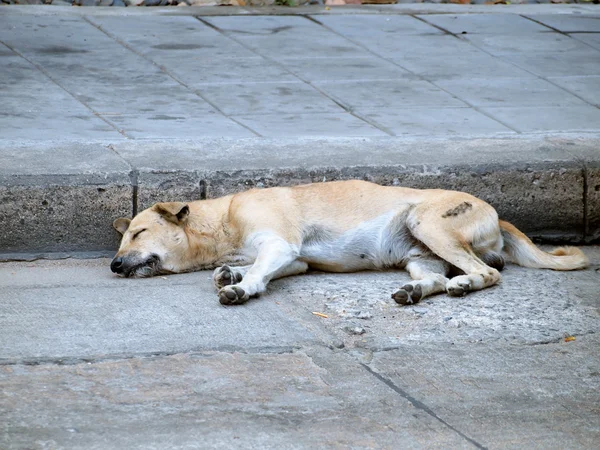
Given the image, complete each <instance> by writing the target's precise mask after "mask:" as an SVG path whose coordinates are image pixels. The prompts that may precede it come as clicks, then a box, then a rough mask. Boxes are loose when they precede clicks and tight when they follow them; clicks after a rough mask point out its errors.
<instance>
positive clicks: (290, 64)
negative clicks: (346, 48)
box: [282, 55, 415, 83]
mask: <svg viewBox="0 0 600 450" xmlns="http://www.w3.org/2000/svg"><path fill="white" fill-rule="evenodd" d="M282 65H283V66H284V67H285V68H286V69H287V70H289V71H291V72H292V73H294V74H295V75H297V76H298V77H299V78H301V79H303V80H306V81H309V82H312V83H314V82H315V81H333V82H338V81H355V80H357V79H360V80H364V81H365V82H372V81H376V80H404V79H411V78H413V79H414V78H415V77H414V76H413V77H411V75H410V73H409V72H408V71H406V70H404V69H402V68H401V67H399V66H398V65H396V64H393V63H391V62H389V61H385V60H383V59H381V58H378V57H374V56H371V55H367V56H365V57H361V58H336V60H335V64H331V61H330V60H328V59H318V58H317V59H314V60H312V61H311V63H310V64H306V61H305V60H303V59H287V60H285V61H283V62H282Z"/></svg>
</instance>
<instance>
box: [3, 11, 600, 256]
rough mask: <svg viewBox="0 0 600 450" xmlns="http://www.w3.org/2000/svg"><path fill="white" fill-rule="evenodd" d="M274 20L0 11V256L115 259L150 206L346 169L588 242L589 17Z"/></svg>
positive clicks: (477, 14) (594, 95) (598, 173)
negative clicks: (115, 223) (110, 255)
mask: <svg viewBox="0 0 600 450" xmlns="http://www.w3.org/2000/svg"><path fill="white" fill-rule="evenodd" d="M261 11H262V12H263V14H264V12H265V11H267V12H275V13H276V14H274V15H260V13H261ZM453 11H461V12H463V11H464V12H465V13H459V14H453V13H452V12H453ZM277 12H278V10H277V9H265V10H260V9H255V10H253V9H251V8H250V9H249V8H240V9H223V8H220V9H210V8H200V9H193V8H170V9H169V8H166V9H162V8H151V9H143V10H142V9H135V10H131V9H123V8H85V9H78V8H63V7H50V8H44V7H36V6H31V7H17V6H9V7H3V8H0V61H1V62H2V64H0V92H1V99H2V101H1V102H0V133H1V134H0V205H1V206H0V208H1V209H0V215H1V218H2V227H1V229H0V252H2V253H3V254H4V256H3V257H4V258H5V259H6V258H11V257H15V255H14V254H15V253H20V252H73V251H105V250H112V249H114V248H115V246H116V244H117V241H118V236H117V234H116V233H115V232H114V231H113V230H112V229H111V227H110V223H111V222H112V220H113V219H114V218H115V217H117V216H122V215H131V214H132V213H135V211H137V210H139V209H141V208H145V207H147V206H149V205H150V204H151V202H153V201H156V200H159V199H169V200H175V199H181V200H186V199H197V198H204V197H214V196H217V195H221V194H224V193H228V192H232V191H237V190H241V189H245V188H248V187H251V186H270V185H282V184H291V183H299V182H309V181H321V180H323V179H325V180H331V179H339V178H351V177H352V178H365V179H371V180H374V181H377V182H381V183H387V184H404V185H408V186H415V187H447V188H454V189H462V190H466V191H469V192H471V193H473V194H475V195H478V196H480V197H482V198H484V199H486V200H487V201H489V202H490V203H492V204H493V205H494V206H495V207H496V208H497V209H498V210H499V212H500V214H501V216H502V217H504V218H506V219H508V220H511V221H513V222H515V223H516V224H517V225H518V226H519V227H521V228H523V229H524V230H525V231H527V232H529V233H530V234H532V235H534V236H535V235H537V236H542V237H545V238H547V239H560V240H571V241H575V242H584V241H587V242H591V241H594V240H596V239H598V238H599V237H600V189H599V186H600V150H599V148H600V139H599V130H600V109H599V108H598V105H599V104H600V97H599V94H598V93H599V92H600V19H599V17H600V9H598V7H596V6H594V5H588V6H584V5H564V6H562V5H522V6H515V7H512V6H511V7H508V6H503V7H501V8H489V7H476V6H464V7H463V6H459V7H458V8H457V5H398V6H390V7H387V8H386V7H377V8H340V9H336V10H333V9H332V10H331V11H327V10H325V9H324V8H322V7H312V8H307V9H300V8H299V9H286V10H285V11H284V12H285V13H287V14H290V13H291V14H292V15H281V14H277ZM225 13H227V14H231V15H227V16H224V15H217V14H225ZM198 14H203V15H202V16H198ZM256 14H259V15H256Z"/></svg>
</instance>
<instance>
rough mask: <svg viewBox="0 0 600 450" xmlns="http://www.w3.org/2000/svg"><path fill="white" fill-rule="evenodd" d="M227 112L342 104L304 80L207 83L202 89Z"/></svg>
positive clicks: (321, 108)
mask: <svg viewBox="0 0 600 450" xmlns="http://www.w3.org/2000/svg"><path fill="white" fill-rule="evenodd" d="M198 91H199V92H201V93H202V95H203V96H205V97H206V98H207V99H208V100H209V101H211V102H213V103H214V104H216V105H217V106H218V107H219V108H220V109H221V110H222V111H224V112H225V113H226V114H231V115H246V114H257V113H258V114H277V113H281V114H294V113H295V114H299V113H311V112H341V108H340V107H339V106H338V105H336V104H335V103H334V102H333V101H331V100H330V99H329V98H327V97H326V96H324V95H323V94H321V93H320V92H318V91H317V90H316V89H313V88H311V87H310V86H308V85H306V84H304V83H300V82H299V83H256V84H252V83H246V84H231V85H205V86H202V87H201V88H199V89H198Z"/></svg>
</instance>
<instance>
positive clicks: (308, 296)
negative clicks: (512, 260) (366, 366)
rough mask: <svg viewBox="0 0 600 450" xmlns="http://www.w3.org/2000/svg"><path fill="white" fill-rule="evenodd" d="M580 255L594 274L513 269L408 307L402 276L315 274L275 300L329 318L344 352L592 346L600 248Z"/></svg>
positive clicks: (284, 282) (283, 284)
mask: <svg viewBox="0 0 600 450" xmlns="http://www.w3.org/2000/svg"><path fill="white" fill-rule="evenodd" d="M544 248H545V249H546V250H549V249H551V248H552V247H549V246H546V247H544ZM581 250H582V251H583V252H584V253H585V254H586V255H587V256H588V258H589V259H590V261H591V267H590V268H589V269H586V270H583V271H576V272H555V271H550V270H539V269H526V268H523V267H518V266H515V265H513V264H507V265H506V267H505V269H504V270H503V271H502V274H501V275H502V281H501V283H500V284H499V285H497V286H494V287H493V288H490V289H486V290H483V291H478V292H473V293H470V294H469V295H467V296H465V297H461V298H455V297H449V296H446V295H436V296H433V297H429V298H426V299H425V300H424V301H422V302H420V303H419V304H417V305H415V306H411V307H408V308H398V307H397V305H396V304H395V302H393V301H392V300H391V293H392V292H395V290H396V289H398V287H399V286H402V285H404V284H405V283H407V282H408V281H409V280H410V277H409V275H408V274H407V273H406V272H403V271H385V272H376V273H373V272H361V273H354V274H325V273H317V272H315V273H309V274H308V275H306V276H299V277H293V278H286V279H281V280H275V281H273V282H272V284H271V285H270V289H269V296H274V297H277V296H278V295H283V293H284V292H285V295H288V296H289V297H290V298H291V299H293V300H292V301H291V302H289V301H288V302H285V303H282V304H281V305H282V308H283V309H284V310H285V311H286V314H289V315H291V316H294V315H297V317H299V318H301V317H302V316H301V315H300V313H298V312H297V311H298V310H300V309H303V308H305V309H306V310H308V311H317V312H320V313H323V314H325V315H326V316H327V319H323V320H321V324H322V325H323V327H325V328H326V329H327V330H328V331H330V332H331V333H332V335H333V336H335V337H336V338H337V339H339V340H341V341H342V342H343V343H344V345H345V348H347V349H355V350H356V351H359V350H362V351H363V355H367V356H368V355H369V354H371V353H373V352H374V353H377V352H388V351H391V350H394V349H403V348H408V347H410V346H414V347H415V348H433V347H435V346H439V347H440V351H443V350H441V349H444V348H450V349H451V348H452V346H455V347H456V348H471V347H470V346H471V345H475V344H476V345H480V346H483V345H485V346H488V347H489V348H507V349H510V348H514V349H519V348H525V347H527V348H529V347H535V346H543V345H545V344H549V343H560V342H564V337H565V335H567V336H571V335H572V336H576V339H579V338H580V337H581V338H582V339H583V340H584V341H585V339H587V338H588V337H590V338H593V337H594V336H596V333H597V331H598V328H599V327H600V299H599V297H598V294H597V284H598V280H599V279H600V270H599V268H600V251H599V250H600V249H599V248H598V247H597V246H584V247H581ZM265 298H266V297H265ZM269 298H270V297H269ZM355 328H358V329H359V330H358V331H356V330H355ZM432 360H435V358H434V357H432ZM401 367H405V368H408V369H409V368H410V366H409V365H406V366H405V365H400V364H399V365H398V369H401ZM567 382H568V381H567V380H565V383H567ZM490 406H491V405H490Z"/></svg>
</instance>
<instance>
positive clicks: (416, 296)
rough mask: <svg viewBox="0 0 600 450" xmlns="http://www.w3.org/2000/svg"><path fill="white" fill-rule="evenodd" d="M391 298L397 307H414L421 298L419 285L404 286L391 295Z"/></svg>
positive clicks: (421, 290)
mask: <svg viewBox="0 0 600 450" xmlns="http://www.w3.org/2000/svg"><path fill="white" fill-rule="evenodd" d="M392 298H393V299H394V300H395V301H396V303H398V304H399V305H414V304H415V303H418V302H419V300H421V298H423V289H422V288H421V285H420V284H416V285H414V286H413V285H412V284H410V283H409V284H405V285H404V286H402V287H401V288H400V289H398V290H397V291H396V292H394V293H393V294H392Z"/></svg>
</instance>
